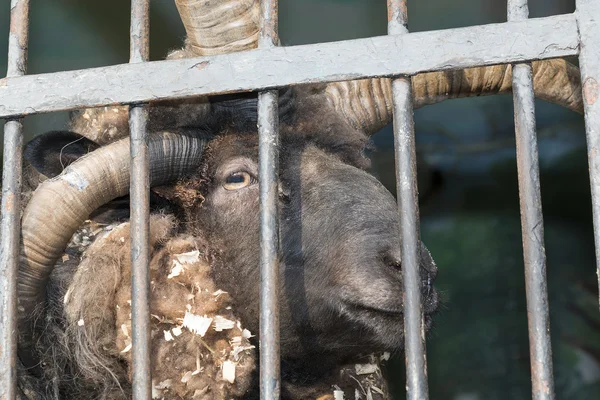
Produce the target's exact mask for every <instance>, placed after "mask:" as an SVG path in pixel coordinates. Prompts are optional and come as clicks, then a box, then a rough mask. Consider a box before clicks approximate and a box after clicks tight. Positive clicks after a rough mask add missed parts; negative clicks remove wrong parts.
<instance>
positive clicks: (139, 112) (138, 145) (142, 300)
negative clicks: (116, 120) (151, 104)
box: [129, 0, 152, 400]
mask: <svg viewBox="0 0 600 400" xmlns="http://www.w3.org/2000/svg"><path fill="white" fill-rule="evenodd" d="M149 17H150V0H133V1H132V2H131V27H130V33H129V38H130V56H129V62H130V63H143V62H145V61H148V56H149V54H150V46H149V36H150V24H149V20H150V18H149ZM147 122H148V107H147V106H146V105H132V106H131V107H130V110H129V131H130V134H131V149H130V152H131V325H132V326H131V328H132V335H131V336H132V345H133V348H132V354H131V356H132V362H133V379H132V392H133V393H132V394H133V400H147V399H151V398H152V370H151V360H150V335H151V333H150V267H149V263H150V239H149V238H150V235H149V231H150V173H149V160H148V132H147V129H146V126H147Z"/></svg>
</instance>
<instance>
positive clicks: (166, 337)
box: [163, 331, 175, 342]
mask: <svg viewBox="0 0 600 400" xmlns="http://www.w3.org/2000/svg"><path fill="white" fill-rule="evenodd" d="M163 333H164V335H165V340H166V341H167V342H170V341H172V340H175V338H174V337H173V335H172V334H171V332H170V331H163Z"/></svg>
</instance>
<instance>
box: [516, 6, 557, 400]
mask: <svg viewBox="0 0 600 400" xmlns="http://www.w3.org/2000/svg"><path fill="white" fill-rule="evenodd" d="M528 17H529V8H528V5H527V0H508V20H509V21H519V20H526V19H527V18H528ZM512 79H513V101H514V109H515V135H516V147H517V170H518V176H519V200H520V209H521V230H522V237H523V257H524V261H525V290H526V296H527V323H528V326H529V356H530V362H531V383H532V398H533V399H535V400H550V399H554V377H553V372H552V345H551V343H550V315H549V310H548V287H547V283H546V252H545V248H544V218H543V215H542V195H541V192H540V171H539V161H538V144H537V135H536V129H535V102H534V93H533V78H532V69H531V64H528V63H527V64H516V65H514V66H513V78H512Z"/></svg>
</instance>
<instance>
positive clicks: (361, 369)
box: [354, 364, 377, 375]
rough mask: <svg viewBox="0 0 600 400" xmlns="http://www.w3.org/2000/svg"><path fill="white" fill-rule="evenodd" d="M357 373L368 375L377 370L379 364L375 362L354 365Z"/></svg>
mask: <svg viewBox="0 0 600 400" xmlns="http://www.w3.org/2000/svg"><path fill="white" fill-rule="evenodd" d="M354 369H355V371H356V375H367V374H372V373H374V372H377V365H375V364H356V365H355V366H354Z"/></svg>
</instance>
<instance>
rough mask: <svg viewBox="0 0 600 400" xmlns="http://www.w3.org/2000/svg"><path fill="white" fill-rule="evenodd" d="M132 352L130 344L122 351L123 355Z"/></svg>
mask: <svg viewBox="0 0 600 400" xmlns="http://www.w3.org/2000/svg"><path fill="white" fill-rule="evenodd" d="M129 350H131V343H129V344H128V345H127V346H126V347H125V348H124V349H123V350H121V354H125V353H127V352H129Z"/></svg>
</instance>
